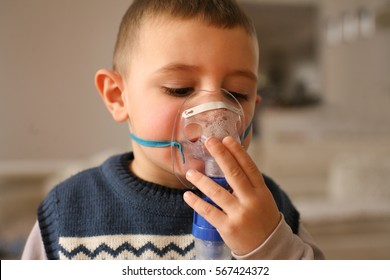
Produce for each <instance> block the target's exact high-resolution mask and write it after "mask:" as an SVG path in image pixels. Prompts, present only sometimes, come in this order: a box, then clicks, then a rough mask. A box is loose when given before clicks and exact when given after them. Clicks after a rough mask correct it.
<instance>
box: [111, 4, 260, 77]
mask: <svg viewBox="0 0 390 280" xmlns="http://www.w3.org/2000/svg"><path fill="white" fill-rule="evenodd" d="M161 15H164V16H168V17H170V18H174V19H183V20H185V19H199V20H201V21H203V22H204V23H206V24H208V25H210V26H215V27H220V28H228V29H229V28H234V27H242V28H244V30H245V31H246V32H247V33H248V34H249V35H252V36H256V31H255V28H254V26H253V24H252V22H251V20H250V19H249V18H248V17H247V15H246V14H245V13H244V12H243V11H242V10H241V8H240V7H239V6H238V4H237V2H236V1H234V0H135V1H134V2H133V4H132V5H131V6H130V7H129V9H128V10H127V12H126V13H125V15H124V16H123V18H122V22H121V24H120V28H119V32H118V36H117V41H116V45H115V50H114V58H113V69H114V70H115V71H118V72H121V73H125V71H126V61H127V57H128V54H129V53H130V51H131V50H132V48H133V47H134V44H135V42H136V41H137V37H138V33H139V30H140V29H141V26H142V24H143V23H144V21H145V19H148V18H155V17H157V16H161Z"/></svg>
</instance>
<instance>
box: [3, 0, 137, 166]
mask: <svg viewBox="0 0 390 280" xmlns="http://www.w3.org/2000/svg"><path fill="white" fill-rule="evenodd" d="M130 2H131V1H125V0H120V1H107V0H82V1H78V0H67V1H60V0H34V1H25V0H0V131H1V132H0V160H10V159H67V158H78V157H82V156H89V155H91V154H94V153H96V152H99V151H102V150H105V149H108V148H117V149H128V148H129V140H128V132H127V128H126V125H124V124H116V123H115V122H114V121H113V120H112V119H111V116H110V115H109V114H108V112H107V110H106V109H105V107H104V105H103V102H102V101H101V99H100V97H99V94H98V92H97V90H96V89H95V86H94V74H95V72H96V70H98V69H99V68H102V67H105V68H107V67H108V68H109V67H111V57H112V52H113V47H114V44H115V38H116V33H117V30H118V26H119V22H120V19H121V17H122V15H123V14H124V12H125V11H126V9H127V7H128V6H129V4H130Z"/></svg>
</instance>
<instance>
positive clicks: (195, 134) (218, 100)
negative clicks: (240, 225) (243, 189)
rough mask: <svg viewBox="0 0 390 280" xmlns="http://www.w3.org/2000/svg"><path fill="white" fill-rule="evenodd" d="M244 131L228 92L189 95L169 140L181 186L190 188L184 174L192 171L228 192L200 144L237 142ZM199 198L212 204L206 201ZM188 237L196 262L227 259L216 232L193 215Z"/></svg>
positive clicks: (238, 109) (237, 107)
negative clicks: (230, 139) (213, 139)
mask: <svg viewBox="0 0 390 280" xmlns="http://www.w3.org/2000/svg"><path fill="white" fill-rule="evenodd" d="M244 130H245V129H244V113H243V110H242V107H241V104H240V103H239V102H238V101H237V99H236V98H235V97H234V96H233V95H232V94H231V93H230V92H228V91H226V90H224V89H220V90H217V91H206V90H201V91H197V92H195V93H193V94H191V96H189V97H188V98H187V99H186V100H185V101H184V103H183V105H182V106H181V109H180V110H179V112H178V114H177V117H176V123H175V128H174V131H173V137H172V143H178V144H179V145H180V149H179V148H177V146H174V145H172V159H173V168H174V172H175V174H176V176H177V177H178V178H179V179H180V180H181V181H182V183H183V185H185V186H187V187H188V188H194V186H192V185H191V184H190V183H189V182H188V181H187V180H186V179H185V173H186V172H187V171H188V170H189V169H195V170H198V171H200V172H202V173H204V174H205V175H206V176H208V177H210V178H211V179H212V180H213V181H214V182H216V183H218V184H219V185H221V186H222V187H224V188H225V189H229V185H228V183H227V182H226V179H225V176H224V174H223V172H222V170H221V169H220V167H219V166H218V164H217V163H216V161H215V160H214V158H213V157H212V156H211V155H210V153H209V152H208V150H207V148H206V147H205V145H204V144H205V142H206V140H207V139H208V138H210V137H216V138H218V139H219V140H222V139H223V138H225V137H226V136H231V137H233V138H235V139H236V140H237V141H238V142H241V140H242V137H243V136H244ZM203 199H204V200H206V201H207V202H209V203H211V204H213V205H215V204H214V202H213V201H211V199H210V198H208V197H204V198H203ZM192 234H193V235H194V237H195V251H196V259H231V253H230V250H229V248H228V247H227V246H226V245H225V244H224V242H223V240H222V238H221V236H220V235H219V233H218V232H217V230H216V229H215V228H214V227H213V226H212V225H211V224H209V223H208V222H207V221H206V220H205V219H204V218H203V217H202V216H200V215H199V214H198V213H196V212H194V219H193V228H192Z"/></svg>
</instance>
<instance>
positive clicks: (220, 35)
mask: <svg viewBox="0 0 390 280" xmlns="http://www.w3.org/2000/svg"><path fill="white" fill-rule="evenodd" d="M138 40H139V41H138V42H139V44H138V45H137V46H136V47H135V51H134V52H133V53H132V54H131V58H130V59H129V64H128V68H127V69H128V71H127V73H128V74H127V76H126V77H123V80H124V82H125V87H124V91H123V99H124V102H125V106H126V110H127V114H128V116H129V125H130V130H131V132H132V133H134V134H135V135H136V136H138V137H140V138H143V139H148V140H168V141H169V140H171V138H172V130H173V125H174V121H175V117H176V114H177V112H178V110H179V109H180V106H181V105H182V104H183V102H184V100H185V97H187V96H188V94H190V93H191V92H193V91H194V90H199V89H203V90H210V91H213V90H214V91H215V90H218V89H220V88H224V89H226V90H228V91H230V92H235V93H241V94H245V96H244V97H242V96H241V95H237V99H238V100H239V101H240V103H241V105H242V107H243V110H244V112H245V120H246V124H245V126H248V125H249V122H250V121H251V119H252V117H253V114H254V108H255V104H256V102H257V101H258V99H257V94H256V86H257V82H256V77H257V69H258V47H257V41H256V40H255V39H254V38H252V37H251V36H249V35H248V34H247V33H246V32H245V30H244V29H242V28H234V29H221V28H216V27H210V26H207V25H205V24H203V23H201V22H200V21H197V20H187V21H182V20H164V19H163V20H161V19H160V20H149V21H148V22H147V23H145V25H144V27H143V28H142V29H141V31H140V37H139V39H138ZM172 93H174V94H172ZM249 138H250V136H249V137H247V138H246V139H245V141H244V143H243V144H244V145H245V146H247V145H248V144H249V141H250V139H249ZM133 150H134V153H135V160H134V162H133V163H132V165H131V168H132V170H133V172H134V173H135V174H136V175H137V176H139V177H141V178H142V179H145V180H148V181H152V182H155V183H159V184H163V185H167V186H172V187H180V183H179V181H178V180H177V179H176V177H175V175H174V173H173V171H172V160H171V148H170V147H167V148H150V147H143V146H139V145H138V144H137V143H133Z"/></svg>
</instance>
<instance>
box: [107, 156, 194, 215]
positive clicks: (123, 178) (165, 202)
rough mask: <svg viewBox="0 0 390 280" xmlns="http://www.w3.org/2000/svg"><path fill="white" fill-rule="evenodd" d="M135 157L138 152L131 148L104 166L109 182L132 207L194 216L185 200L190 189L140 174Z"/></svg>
mask: <svg viewBox="0 0 390 280" xmlns="http://www.w3.org/2000/svg"><path fill="white" fill-rule="evenodd" d="M132 160H134V154H133V153H132V152H129V153H125V154H121V155H116V156H112V157H111V158H109V159H108V160H106V161H105V162H104V163H103V164H102V166H101V170H102V172H103V176H104V178H105V180H106V182H107V183H108V185H109V186H110V187H111V188H112V189H113V190H114V191H115V192H116V193H117V194H118V195H119V196H120V197H121V199H123V200H125V201H126V202H128V203H129V204H130V205H129V207H136V208H138V209H139V210H140V211H146V212H149V213H153V214H158V215H169V216H176V217H185V218H189V217H192V216H193V210H192V209H191V208H190V207H189V206H188V205H187V204H186V203H185V202H184V200H183V194H184V192H186V190H184V189H174V188H168V187H166V186H163V185H159V184H156V183H152V182H148V181H145V180H143V179H141V178H139V177H137V176H136V175H135V174H133V173H132V172H131V170H130V168H129V163H130V161H132Z"/></svg>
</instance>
